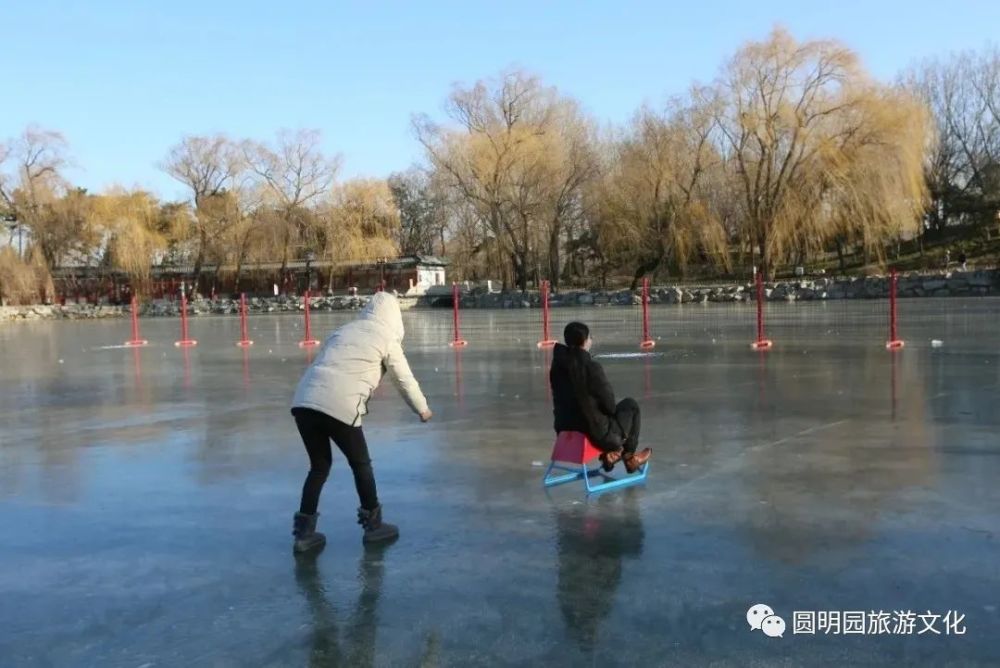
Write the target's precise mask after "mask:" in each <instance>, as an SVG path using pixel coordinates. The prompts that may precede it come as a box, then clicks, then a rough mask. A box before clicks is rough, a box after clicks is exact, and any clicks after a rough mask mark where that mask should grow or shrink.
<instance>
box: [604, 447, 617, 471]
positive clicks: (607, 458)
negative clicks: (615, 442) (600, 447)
mask: <svg viewBox="0 0 1000 668" xmlns="http://www.w3.org/2000/svg"><path fill="white" fill-rule="evenodd" d="M621 459H622V451H621V450H608V451H606V452H602V453H601V456H600V460H601V468H603V469H604V470H605V471H611V470H612V469H613V468H614V467H615V464H617V463H618V462H620V461H621Z"/></svg>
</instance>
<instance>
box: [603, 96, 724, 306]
mask: <svg viewBox="0 0 1000 668" xmlns="http://www.w3.org/2000/svg"><path fill="white" fill-rule="evenodd" d="M713 122H714V121H713V118H712V116H711V115H710V114H709V113H708V111H707V110H706V109H705V108H703V107H698V106H694V105H688V106H684V105H681V104H675V105H674V106H673V107H672V108H671V109H669V110H667V111H666V112H664V113H657V112H654V111H652V110H650V109H641V110H640V111H639V112H638V113H637V114H636V115H635V117H634V118H633V119H632V121H631V123H630V124H629V125H628V127H627V128H626V130H625V132H624V133H623V134H622V135H621V136H620V137H619V138H618V139H617V140H616V141H615V142H613V144H612V146H611V153H610V156H609V164H608V166H607V168H606V172H605V176H604V179H603V182H602V184H601V187H600V189H599V195H598V210H599V215H598V239H599V243H600V244H601V246H602V247H603V248H604V249H605V252H607V254H608V255H610V256H611V257H612V258H613V259H616V260H617V263H618V264H622V263H628V264H629V265H631V268H632V270H633V281H632V287H633V289H634V288H635V286H636V284H637V283H638V281H639V279H640V278H642V277H643V276H644V275H646V274H648V273H650V272H655V271H656V270H657V269H659V268H660V267H661V266H662V265H663V264H665V263H666V264H668V265H673V266H675V267H677V268H678V269H679V270H680V271H681V272H682V273H683V271H684V270H685V268H686V266H687V264H688V262H689V261H690V260H691V259H692V258H693V257H695V256H696V255H704V256H706V257H708V258H710V259H712V260H715V261H717V262H720V263H722V264H728V255H727V253H726V233H725V229H724V227H723V226H722V224H721V222H720V220H719V218H718V217H717V216H716V215H715V213H714V210H713V208H712V207H711V206H710V204H709V202H708V199H707V197H705V196H704V194H703V188H704V185H705V183H706V182H707V175H709V174H710V173H711V172H713V171H718V170H719V169H720V164H721V162H720V156H719V153H718V151H716V149H715V147H714V146H713V145H712V143H711V141H710V137H711V133H712V128H713Z"/></svg>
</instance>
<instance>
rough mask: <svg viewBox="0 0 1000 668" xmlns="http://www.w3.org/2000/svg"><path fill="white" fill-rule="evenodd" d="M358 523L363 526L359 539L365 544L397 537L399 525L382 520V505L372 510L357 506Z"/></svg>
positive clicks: (382, 541)
mask: <svg viewBox="0 0 1000 668" xmlns="http://www.w3.org/2000/svg"><path fill="white" fill-rule="evenodd" d="M358 524H360V525H361V526H363V527H364V528H365V535H364V537H363V538H362V539H361V541H362V542H363V543H365V544H369V543H384V542H387V541H390V540H395V539H396V538H399V527H397V526H396V525H395V524H389V523H387V522H383V521H382V506H380V505H379V506H375V508H374V509H372V510H365V509H364V508H358Z"/></svg>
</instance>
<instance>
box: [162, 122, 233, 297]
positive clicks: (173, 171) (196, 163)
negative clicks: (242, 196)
mask: <svg viewBox="0 0 1000 668" xmlns="http://www.w3.org/2000/svg"><path fill="white" fill-rule="evenodd" d="M160 166H161V169H163V171H165V172H166V173H167V174H169V175H170V176H172V177H173V178H174V179H176V180H177V181H179V182H180V183H182V184H184V185H185V186H186V187H187V188H188V189H189V190H190V192H191V200H192V203H193V204H194V217H193V223H194V230H193V232H194V238H195V260H194V268H193V276H192V277H193V279H194V280H195V281H196V282H197V281H198V280H199V278H200V276H201V268H202V266H203V265H204V263H205V261H206V259H208V255H209V254H210V252H211V246H212V245H213V244H214V243H217V242H218V240H219V238H220V237H221V236H222V235H223V234H224V233H225V232H226V230H227V229H228V228H229V227H231V226H232V225H233V224H235V222H236V221H235V220H234V219H233V217H232V215H231V213H232V209H231V207H228V206H227V194H226V193H227V190H228V189H229V188H231V187H232V186H233V183H234V180H235V179H236V178H237V176H238V175H239V173H240V172H241V170H242V169H243V166H244V163H243V161H242V156H241V154H240V152H239V151H238V149H237V147H236V145H235V144H234V143H233V142H232V140H230V139H229V138H228V137H226V136H225V135H213V136H210V137H205V136H188V137H185V138H184V139H182V140H181V141H180V143H178V144H177V145H175V146H173V147H172V148H171V149H170V151H169V153H168V154H167V157H166V159H165V160H164V161H163V162H162V163H161V165H160Z"/></svg>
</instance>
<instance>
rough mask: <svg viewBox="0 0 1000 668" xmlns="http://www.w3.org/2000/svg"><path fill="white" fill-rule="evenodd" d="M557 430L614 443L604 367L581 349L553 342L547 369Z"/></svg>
mask: <svg viewBox="0 0 1000 668" xmlns="http://www.w3.org/2000/svg"><path fill="white" fill-rule="evenodd" d="M549 382H550V383H551V384H552V404H553V406H552V412H553V414H554V416H555V429H556V433H558V432H562V431H579V432H583V433H584V434H587V436H589V437H590V439H591V440H592V441H595V442H597V443H600V444H606V445H615V443H610V442H609V441H614V440H617V439H616V437H615V432H613V431H612V430H611V421H612V420H613V419H614V415H615V393H614V391H613V390H612V389H611V384H610V383H609V382H608V379H607V378H606V377H605V376H604V369H602V368H601V365H600V364H598V363H597V362H595V361H594V360H593V358H592V357H591V356H590V353H588V352H587V351H586V350H583V349H582V348H569V347H567V346H564V345H562V344H561V343H558V344H556V347H555V350H554V351H553V355H552V368H551V369H550V370H549Z"/></svg>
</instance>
